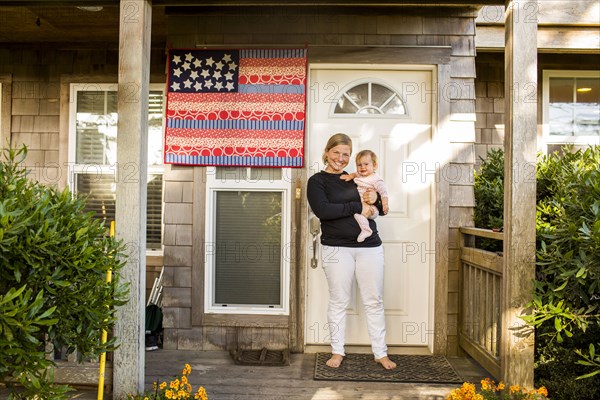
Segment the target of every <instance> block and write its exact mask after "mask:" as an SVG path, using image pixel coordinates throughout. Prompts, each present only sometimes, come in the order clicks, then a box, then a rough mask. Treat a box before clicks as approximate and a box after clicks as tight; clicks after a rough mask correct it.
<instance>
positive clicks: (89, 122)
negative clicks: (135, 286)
mask: <svg viewBox="0 0 600 400" xmlns="http://www.w3.org/2000/svg"><path fill="white" fill-rule="evenodd" d="M71 94H72V96H73V102H72V104H71V122H70V127H71V130H70V137H69V139H70V140H69V150H70V154H69V159H70V160H71V161H72V162H71V163H70V165H71V166H72V174H73V175H72V179H71V189H72V190H73V191H74V192H75V193H78V194H83V195H84V196H86V197H87V202H86V208H85V211H92V212H94V213H95V214H96V216H97V217H98V218H103V219H105V220H106V221H111V220H114V218H115V194H116V183H115V179H114V174H115V164H116V161H117V121H118V116H117V85H105V84H73V85H71ZM148 108H149V110H148V118H149V119H148V198H147V215H146V218H147V219H146V225H147V229H146V246H147V248H148V249H149V250H161V243H162V239H161V238H162V186H163V185H162V174H163V164H162V163H163V159H162V127H163V123H162V121H163V91H162V90H154V88H152V87H151V91H150V98H149V107H148Z"/></svg>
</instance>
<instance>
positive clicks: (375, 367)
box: [314, 353, 463, 383]
mask: <svg viewBox="0 0 600 400" xmlns="http://www.w3.org/2000/svg"><path fill="white" fill-rule="evenodd" d="M330 357H331V354H330V353H317V357H316V358H317V360H316V364H315V377H314V379H315V380H325V381H363V382H414V383H462V382H463V380H462V379H461V377H460V376H459V375H458V374H457V373H456V371H455V370H454V368H453V367H452V365H451V364H450V362H449V361H448V360H447V359H446V357H444V356H428V355H405V354H391V355H389V357H390V359H391V360H392V361H394V362H395V363H396V364H397V365H398V366H397V367H396V368H395V369H392V370H386V369H384V368H383V367H382V366H381V364H379V363H376V362H375V361H374V360H373V354H358V353H352V354H346V356H345V357H344V361H342V365H340V367H339V368H330V367H328V366H327V365H326V364H325V362H326V361H327V360H329V358H330Z"/></svg>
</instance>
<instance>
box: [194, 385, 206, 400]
mask: <svg viewBox="0 0 600 400" xmlns="http://www.w3.org/2000/svg"><path fill="white" fill-rule="evenodd" d="M194 398H196V399H201V400H208V396H207V395H206V390H205V389H204V388H203V387H202V386H200V387H199V388H198V392H197V393H196V396H194Z"/></svg>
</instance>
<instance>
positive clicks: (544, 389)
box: [537, 386, 548, 397]
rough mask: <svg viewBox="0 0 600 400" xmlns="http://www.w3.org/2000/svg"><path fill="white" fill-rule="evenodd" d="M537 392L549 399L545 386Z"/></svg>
mask: <svg viewBox="0 0 600 400" xmlns="http://www.w3.org/2000/svg"><path fill="white" fill-rule="evenodd" d="M537 392H538V393H539V394H541V395H542V396H544V397H548V389H546V387H545V386H542V387H540V388H539V389H538V390H537Z"/></svg>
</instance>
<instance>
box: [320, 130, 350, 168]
mask: <svg viewBox="0 0 600 400" xmlns="http://www.w3.org/2000/svg"><path fill="white" fill-rule="evenodd" d="M341 144H343V145H346V146H350V153H351V154H352V139H350V136H348V135H346V134H345V133H336V134H334V135H333V136H331V137H330V138H329V140H328V141H327V144H326V145H325V150H324V151H323V156H322V159H323V164H325V165H327V161H328V160H327V152H328V151H329V150H331V149H333V148H334V147H335V146H339V145H341Z"/></svg>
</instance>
